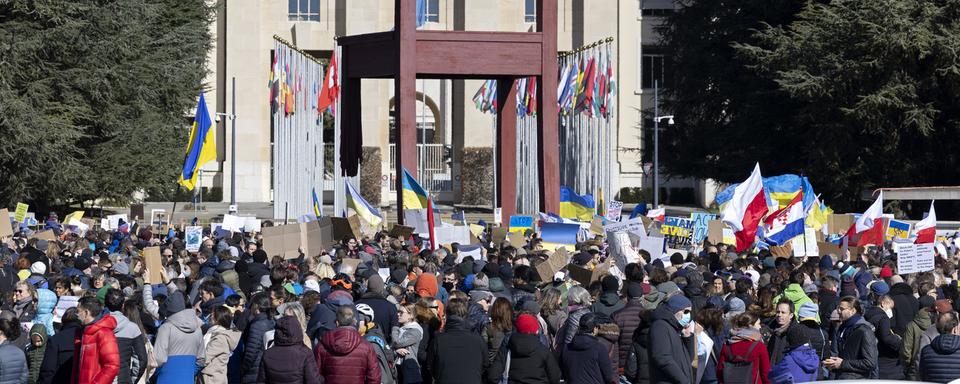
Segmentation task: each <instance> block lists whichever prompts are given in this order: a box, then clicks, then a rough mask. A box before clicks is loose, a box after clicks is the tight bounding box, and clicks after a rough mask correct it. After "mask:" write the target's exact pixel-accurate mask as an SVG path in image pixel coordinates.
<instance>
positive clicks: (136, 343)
mask: <svg viewBox="0 0 960 384" xmlns="http://www.w3.org/2000/svg"><path fill="white" fill-rule="evenodd" d="M110 316H113V318H114V319H116V320H117V328H116V329H114V330H113V335H114V336H116V337H117V349H118V350H119V351H120V362H121V365H120V373H118V374H117V383H118V384H130V383H136V382H137V381H139V380H140V377H141V376H143V373H144V372H145V371H146V368H147V347H146V344H144V342H145V340H144V337H143V334H142V333H141V332H140V327H138V326H137V325H136V324H134V323H131V322H130V320H129V319H127V317H126V316H124V315H123V313H121V312H110ZM134 368H136V369H134Z"/></svg>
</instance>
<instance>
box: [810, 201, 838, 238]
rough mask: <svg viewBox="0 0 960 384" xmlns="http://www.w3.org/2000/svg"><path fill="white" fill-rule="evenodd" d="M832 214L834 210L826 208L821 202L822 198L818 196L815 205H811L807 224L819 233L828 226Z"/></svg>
mask: <svg viewBox="0 0 960 384" xmlns="http://www.w3.org/2000/svg"><path fill="white" fill-rule="evenodd" d="M832 213H833V210H832V209H830V208H827V207H826V206H824V205H823V203H821V202H820V197H819V196H817V197H815V198H814V199H813V204H812V205H810V212H808V213H807V222H806V224H807V226H808V227H810V228H813V229H814V230H817V231H819V230H820V229H821V228H823V226H824V225H827V219H828V217H829V216H830V215H831V214H832Z"/></svg>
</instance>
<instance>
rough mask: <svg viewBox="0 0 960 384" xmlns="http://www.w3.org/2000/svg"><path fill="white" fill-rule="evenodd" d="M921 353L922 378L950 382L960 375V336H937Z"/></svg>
mask: <svg viewBox="0 0 960 384" xmlns="http://www.w3.org/2000/svg"><path fill="white" fill-rule="evenodd" d="M920 355H921V357H920V379H921V380H923V381H933V382H937V383H948V382H951V381H953V380H956V379H957V378H958V377H960V336H958V335H954V334H945V335H940V336H937V338H935V339H933V341H931V342H930V345H928V346H926V347H923V350H922V351H920Z"/></svg>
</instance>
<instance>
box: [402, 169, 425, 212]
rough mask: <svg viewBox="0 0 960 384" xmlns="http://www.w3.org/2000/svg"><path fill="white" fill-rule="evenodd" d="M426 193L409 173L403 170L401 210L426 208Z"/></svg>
mask: <svg viewBox="0 0 960 384" xmlns="http://www.w3.org/2000/svg"><path fill="white" fill-rule="evenodd" d="M427 200H428V198H427V191H425V190H424V189H423V187H421V186H420V183H417V179H414V178H413V175H411V174H410V172H407V170H406V169H404V170H403V209H424V208H426V207H427Z"/></svg>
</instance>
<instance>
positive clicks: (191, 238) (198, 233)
mask: <svg viewBox="0 0 960 384" xmlns="http://www.w3.org/2000/svg"><path fill="white" fill-rule="evenodd" d="M183 232H184V237H186V239H187V241H186V247H187V251H190V252H197V251H199V250H200V243H202V242H203V227H199V226H191V227H186V228H184V230H183Z"/></svg>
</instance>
